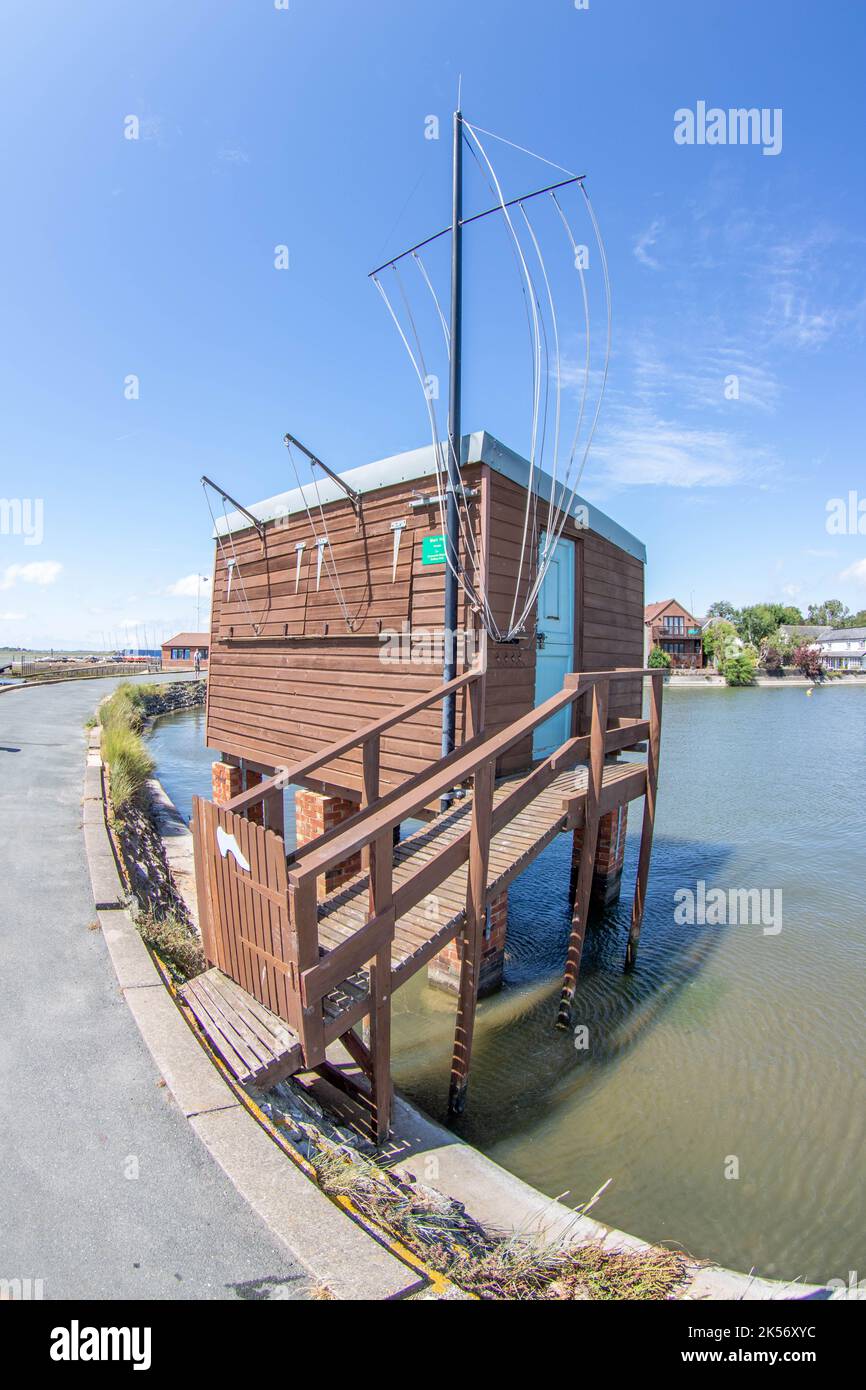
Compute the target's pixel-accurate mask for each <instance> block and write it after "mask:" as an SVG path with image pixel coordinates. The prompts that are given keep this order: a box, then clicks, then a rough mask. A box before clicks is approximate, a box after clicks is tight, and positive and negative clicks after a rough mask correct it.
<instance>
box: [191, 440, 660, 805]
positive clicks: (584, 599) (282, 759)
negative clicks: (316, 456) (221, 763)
mask: <svg viewBox="0 0 866 1390" xmlns="http://www.w3.org/2000/svg"><path fill="white" fill-rule="evenodd" d="M466 485H467V487H475V488H478V489H479V494H480V495H479V496H478V497H477V498H476V499H474V500H473V502H472V503H471V514H470V515H471V526H472V533H471V534H472V538H473V541H474V545H475V548H476V551H478V552H480V553H481V555H482V557H483V559H482V563H483V565H484V568H485V570H486V571H487V573H486V584H487V591H488V594H489V596H490V600H491V604H492V607H493V610H494V613H495V615H496V618H497V621H498V622H499V624H500V626H502V627H505V625H506V624H507V622H508V620H509V617H510V613H511V608H512V601H513V596H514V583H515V576H516V574H517V570H518V566H519V564H520V560H521V553H522V550H521V547H522V538H523V520H524V505H525V493H524V491H523V489H522V488H521V487H520V486H519V485H518V484H516V483H514V482H512V481H511V480H510V479H508V478H506V477H504V476H503V475H501V474H499V473H496V472H494V471H492V470H490V469H488V468H487V467H486V466H483V467H481V466H476V467H474V468H470V469H467V470H466ZM434 491H435V480H434V479H431V478H423V479H419V480H416V481H415V482H405V483H401V484H395V485H393V486H389V487H386V488H382V489H380V490H379V491H378V492H375V493H367V494H365V495H364V498H363V503H362V509H361V510H362V519H361V520H360V521H359V520H358V518H357V517H356V515H355V512H354V510H353V508H352V506H351V504H350V503H349V502H348V500H345V501H344V500H340V501H336V502H331V503H328V504H326V505H325V507H324V508H323V511H324V518H325V522H326V524H327V534H328V537H329V539H330V547H329V549H330V555H331V559H332V565H329V564H328V562H327V559H325V560H323V564H322V571H321V576H320V581H319V586H318V589H317V587H316V545H315V540H316V536H320V537H321V536H324V534H325V525H324V524H323V522H322V517H321V516H320V514H319V513H318V511H317V510H316V511H314V512H313V517H312V523H313V524H312V525H311V520H310V518H309V517H308V516H307V515H306V513H305V512H304V513H301V514H296V515H294V516H292V517H289V518H286V519H280V520H278V521H275V522H270V523H268V525H267V527H266V546H265V550H264V553H263V549H262V543H261V541H260V538H259V536H258V533H257V532H256V531H255V530H254V529H249V530H247V531H244V532H240V533H238V534H236V535H235V536H233V537H230V538H228V537H227V538H224V539H223V541H222V544H221V546H218V547H217V552H216V561H215V567H214V584H213V613H212V640H211V655H210V675H209V689H208V706H207V742H208V746H209V747H211V748H214V749H217V750H219V751H220V752H222V753H223V754H225V755H228V756H231V757H235V758H245V759H247V760H248V761H250V762H252V763H256V764H259V765H261V766H264V767H276V766H279V765H282V764H290V763H292V762H293V761H296V760H298V759H299V758H301V757H303V756H304V754H306V753H309V752H313V751H315V750H316V749H318V748H321V747H322V746H323V745H324V744H326V743H330V742H332V741H333V740H334V739H336V738H338V737H339V736H340V735H341V734H343V733H345V732H347V731H354V730H355V729H357V728H360V727H361V726H362V725H363V724H366V723H368V722H370V721H372V720H374V719H377V718H380V717H381V716H382V715H384V714H385V713H387V711H388V710H389V709H393V708H394V707H395V706H399V705H401V704H404V703H406V702H407V701H408V700H410V699H411V698H412V696H413V695H416V694H419V693H421V692H423V691H426V690H429V689H431V688H432V687H433V686H434V685H436V684H437V683H438V682H439V680H441V669H442V668H441V661H440V660H433V659H428V660H427V661H426V662H419V661H415V660H413V661H412V662H411V663H409V662H401V661H389V660H385V659H383V655H385V653H386V652H387V651H389V650H391V649H392V647H393V642H392V643H390V644H389V645H388V646H387V647H385V645H384V644H383V640H382V639H383V637H387V636H388V634H399V633H403V634H408V633H410V632H411V634H412V639H413V641H414V642H415V643H417V642H418V641H419V640H420V641H423V640H424V634H425V633H427V634H435V633H436V632H437V631H440V632H441V626H442V605H443V593H444V573H445V567H444V565H436V566H429V565H424V564H423V563H422V542H423V538H424V537H425V536H427V535H437V534H441V531H442V526H441V519H440V513H439V509H438V506H436V505H435V504H433V505H431V506H429V507H425V508H413V507H411V506H410V503H411V500H412V498H413V497H417V496H418V495H424V496H427V495H429V494H430V493H431V492H434ZM393 521H405V522H406V526H405V528H404V529H403V530H402V531H401V540H400V548H399V552H398V560H397V567H396V573H395V574H394V573H393V537H394V532H393V531H392V529H391V523H392V522H393ZM546 521H547V508H546V506H545V505H543V504H541V503H539V505H538V508H537V510H536V514H535V515H534V516H533V517H532V518H531V524H530V534H529V536H528V539H527V544H526V547H525V551H524V552H523V566H522V571H521V596H522V595H524V594H525V592H526V587H527V584H528V582H529V567H530V558H529V557H530V555H532V556H534V554H535V553H536V551H537V546H538V533H539V531H540V529H541V528H543V526H544V525H545V524H546ZM313 527H315V534H314V530H313ZM564 534H565V535H566V536H568V537H569V539H572V540H574V541H575V543H576V565H575V577H576V594H575V628H576V631H575V668H576V669H578V670H587V671H593V670H607V669H609V668H613V667H617V666H640V665H641V664H642V660H643V565H642V564H641V563H640V561H638V560H636V559H634V558H633V557H631V556H630V555H628V554H626V553H625V552H624V551H622V550H620V549H619V548H618V547H617V546H615V545H613V544H612V543H611V542H610V541H607V540H605V539H604V538H603V537H601V536H598V535H596V534H595V533H594V532H591V531H586V530H582V531H579V530H578V529H577V528H576V527H575V526H574V524H573V523H572V522H569V524H568V526H567V528H566V530H565V532H564ZM300 541H303V542H304V550H303V552H302V564H301V577H300V582H299V584H298V592H297V593H295V582H296V549H295V547H296V545H297V543H298V542H300ZM462 549H463V555H464V563H466V564H470V560H469V558H468V556H467V553H466V549H467V548H466V546H465V544H464V545H463V547H462ZM230 560H233V561H234V562H235V563H234V565H233V566H232V567H231V568H232V571H233V572H232V582H231V594H230V596H229V595H228V572H229V564H228V561H230ZM533 563H534V561H533ZM334 569H335V570H336V572H337V575H338V576H339V582H340V585H341V586H342V588H341V590H340V594H339V595H338V593H337V592H335V589H337V588H339V585H337V584H336V583H334V582H333V570H334ZM341 598H342V604H341V601H340V599H341ZM343 604H345V607H346V609H347V610H348V614H349V617H350V619H351V625H352V631H351V632H350V631H349V629H348V628H347V624H346V621H345V619H344V614H343ZM520 606H522V604H519V605H518V607H520ZM460 614H461V617H460V621H461V624H462V625H463V627H464V628H465V627H467V626H468V627H472V620H471V614H470V613H469V605H468V602H467V601H466V599H465V598H464V597H463V595H462V594H461V603H460ZM403 640H404V642H405V641H406V640H408V638H407V637H406V636H404V638H403ZM416 650H417V649H416ZM424 650H425V652H426V654H427V655H428V657H431V656H433V655H435V654H434V653H432V652H431V651H430V645H429V641H428V644H427V647H426V648H425V649H424ZM535 651H536V649H535V616H534V613H532V614H531V615H530V617H529V620H528V622H527V625H526V632H525V634H524V635H523V636H521V637H520V638H519V639H518V641H517V642H515V643H508V644H495V643H492V642H491V643H488V646H487V658H488V676H487V685H486V710H485V722H486V727H487V729H488V730H490V731H495V730H498V729H500V728H504V727H505V726H506V725H507V724H509V723H511V722H512V721H513V720H515V719H517V718H519V717H520V716H521V715H522V714H525V713H526V712H527V711H528V710H530V709H532V708H533V707H534V705H535ZM638 686H639V682H638V683H636V684H635V686H634V689H630V688H628V686H627V685H626V683H624V682H617V683H616V685H615V687H613V688H612V691H611V697H612V703H611V710H610V714H611V715H612V716H617V715H623V716H625V715H633V716H637V715H639V714H640V690H639V688H638ZM465 719H466V711H465V701H464V699H463V692H460V696H459V697H458V725H457V728H458V737H462V735H463V731H464V728H465ZM440 720H441V707H440V706H438V705H435V706H433V707H432V708H431V709H429V710H426V711H424V712H423V713H422V714H421V715H418V716H416V717H415V718H414V719H412V720H411V721H407V723H406V724H405V725H401V726H400V727H399V729H398V730H397V731H396V732H394V733H392V734H389V735H387V736H385V737H384V738H383V741H382V780H383V783H384V784H386V785H393V784H394V783H396V782H399V781H402V780H403V779H404V778H406V777H408V776H411V775H412V774H413V773H415V772H418V771H420V770H421V769H422V768H423V767H425V766H426V765H428V764H429V763H430V762H432V761H433V760H435V759H436V758H437V757H438V755H439V745H440ZM530 753H531V749H530V747H529V744H528V743H527V744H526V745H525V746H521V747H518V748H516V749H514V750H512V751H511V752H510V753H509V754H508V755H507V756H506V759H505V761H504V763H503V770H512V769H515V770H516V769H518V768H521V767H524V766H525V765H526V763H527V762H528V760H529V757H530ZM322 776H323V780H325V781H328V780H329V777H330V778H331V779H333V781H334V783H335V785H336V784H339V785H351V786H355V787H357V786H359V785H360V777H361V765H360V755H359V754H358V753H355V754H353V755H351V756H349V757H347V758H344V759H342V760H340V761H339V762H338V763H335V764H334V765H333V766H331V767H329V768H327V769H325V770H323V774H322Z"/></svg>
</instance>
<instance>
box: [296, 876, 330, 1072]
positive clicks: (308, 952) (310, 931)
mask: <svg viewBox="0 0 866 1390" xmlns="http://www.w3.org/2000/svg"><path fill="white" fill-rule="evenodd" d="M289 899H290V906H291V912H290V935H291V938H292V940H291V952H292V956H293V957H294V959H295V960H296V961H297V965H298V974H299V976H300V975H302V974H303V973H304V971H305V970H311V969H312V968H313V966H314V965H317V964H318V961H319V913H318V907H317V904H316V880H315V878H305V879H302V880H301V882H300V883H299V884H298V886H297V887H294V886H292V887H291V888H290V889H289ZM301 1024H302V1027H301V1044H302V1047H303V1050H304V1062H305V1064H306V1065H307V1066H308V1067H316V1066H318V1064H319V1063H320V1062H323V1061H324V1060H325V1019H324V1013H323V1008H322V1001H321V999H317V1000H316V1002H315V1003H314V1004H308V1005H305V1006H304V1007H303V1009H302V1011H301Z"/></svg>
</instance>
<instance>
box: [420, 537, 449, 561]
mask: <svg viewBox="0 0 866 1390" xmlns="http://www.w3.org/2000/svg"><path fill="white" fill-rule="evenodd" d="M421 564H422V565H444V564H445V537H444V536H425V537H424V539H423V541H422V542H421Z"/></svg>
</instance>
